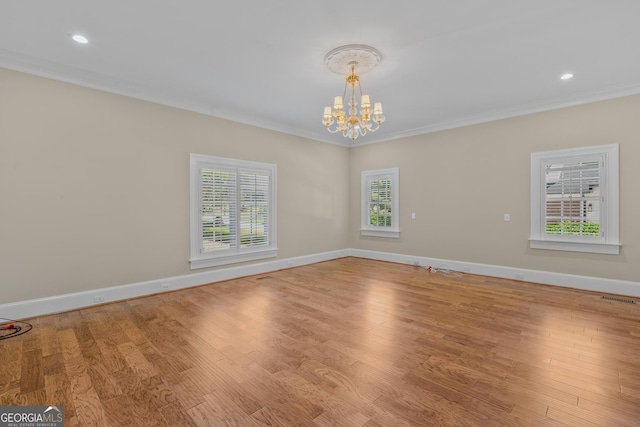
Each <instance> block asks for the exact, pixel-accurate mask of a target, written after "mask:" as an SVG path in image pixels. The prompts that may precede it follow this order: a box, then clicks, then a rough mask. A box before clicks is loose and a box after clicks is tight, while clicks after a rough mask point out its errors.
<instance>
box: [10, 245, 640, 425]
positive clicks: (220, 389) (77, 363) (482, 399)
mask: <svg viewBox="0 0 640 427" xmlns="http://www.w3.org/2000/svg"><path fill="white" fill-rule="evenodd" d="M30 321H31V322H32V323H33V330H31V331H30V332H28V333H27V334H24V335H22V336H19V337H15V338H11V339H6V340H2V341H0V405H63V406H64V409H65V418H66V420H65V426H67V427H72V426H167V425H169V426H294V425H295V426H367V427H374V426H383V427H387V426H564V425H567V426H639V425H640V311H639V307H638V305H637V304H636V305H633V304H625V303H620V302H616V301H608V300H603V299H601V295H600V294H596V293H590V292H583V291H576V290H569V289H562V288H555V287H549V286H543V285H535V284H530V283H523V282H519V281H511V280H501V279H494V278H488V277H482V276H474V275H467V274H464V275H458V276H451V275H443V274H441V273H429V272H428V271H426V270H425V269H421V268H419V267H414V266H409V265H399V264H392V263H385V262H379V261H372V260H364V259H358V258H343V259H339V260H334V261H329V262H324V263H319V264H314V265H309V266H303V267H297V268H293V269H288V270H282V271H277V272H273V273H269V274H263V275H259V276H254V277H247V278H242V279H237V280H231V281H227V282H222V283H215V284H210V285H205V286H201V287H197V288H191V289H186V290H182V291H176V292H171V293H164V294H159V295H155V296H150V297H144V298H138V299H132V300H128V301H123V302H116V303H111V304H105V305H102V306H95V307H90V308H86V309H82V310H76V311H71V312H67V313H62V314H57V315H51V316H43V317H38V318H35V319H31V320H30Z"/></svg>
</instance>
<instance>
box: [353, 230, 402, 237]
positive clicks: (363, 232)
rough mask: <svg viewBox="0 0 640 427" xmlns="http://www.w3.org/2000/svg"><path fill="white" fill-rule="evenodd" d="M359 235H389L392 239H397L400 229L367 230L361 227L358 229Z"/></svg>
mask: <svg viewBox="0 0 640 427" xmlns="http://www.w3.org/2000/svg"><path fill="white" fill-rule="evenodd" d="M360 235H361V236H372V237H389V238H392V239H399V238H400V231H399V230H368V229H361V230H360Z"/></svg>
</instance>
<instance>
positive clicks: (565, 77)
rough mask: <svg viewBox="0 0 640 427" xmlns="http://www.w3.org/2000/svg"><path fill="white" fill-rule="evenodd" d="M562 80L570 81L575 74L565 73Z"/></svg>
mask: <svg viewBox="0 0 640 427" xmlns="http://www.w3.org/2000/svg"><path fill="white" fill-rule="evenodd" d="M560 78H561V79H562V80H569V79H572V78H573V74H571V73H565V74H563V75H561V76H560Z"/></svg>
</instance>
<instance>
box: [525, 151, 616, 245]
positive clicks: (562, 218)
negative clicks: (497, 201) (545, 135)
mask: <svg viewBox="0 0 640 427" xmlns="http://www.w3.org/2000/svg"><path fill="white" fill-rule="evenodd" d="M618 193H619V191H618V145H616V144H614V145H603V146H597V147H588V148H576V149H570V150H559V151H547V152H542V153H533V154H531V238H530V246H531V248H534V249H553V250H562V251H576V252H594V253H604V254H618V253H619V251H620V243H619V225H618V218H619V214H618Z"/></svg>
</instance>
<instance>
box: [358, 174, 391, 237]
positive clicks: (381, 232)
mask: <svg viewBox="0 0 640 427" xmlns="http://www.w3.org/2000/svg"><path fill="white" fill-rule="evenodd" d="M388 176H390V177H391V196H392V197H391V203H392V208H391V209H392V212H393V214H392V216H391V227H388V228H387V227H385V229H380V227H372V226H371V225H370V224H369V200H367V194H368V182H369V180H370V179H375V178H380V179H382V178H386V177H388ZM360 211H361V212H360V235H361V236H372V237H388V238H395V239H399V238H400V169H399V168H389V169H378V170H370V171H362V173H361V190H360Z"/></svg>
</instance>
